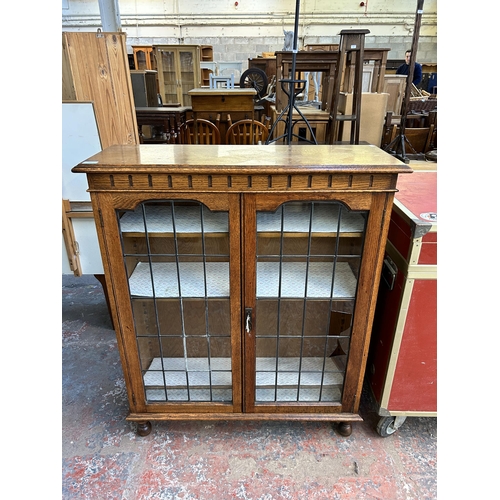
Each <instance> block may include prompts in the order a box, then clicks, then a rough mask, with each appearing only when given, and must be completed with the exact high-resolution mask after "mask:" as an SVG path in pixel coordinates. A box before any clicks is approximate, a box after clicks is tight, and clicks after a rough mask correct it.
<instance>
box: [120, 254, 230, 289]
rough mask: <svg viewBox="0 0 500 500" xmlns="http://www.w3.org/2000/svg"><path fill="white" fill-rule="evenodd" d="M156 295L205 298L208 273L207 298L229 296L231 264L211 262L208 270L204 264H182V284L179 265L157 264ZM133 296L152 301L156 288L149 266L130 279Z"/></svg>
mask: <svg viewBox="0 0 500 500" xmlns="http://www.w3.org/2000/svg"><path fill="white" fill-rule="evenodd" d="M151 266H152V269H153V280H154V291H155V296H156V297H179V296H181V295H182V297H205V279H204V271H206V278H207V280H206V286H207V290H206V293H207V297H228V296H229V263H228V262H207V263H206V264H205V266H206V267H205V269H204V266H203V263H202V262H181V263H180V264H179V268H180V284H181V290H180V293H179V284H178V279H177V264H176V263H175V262H154V263H153V264H151ZM129 285H130V293H131V294H132V295H135V296H140V297H152V296H153V286H152V283H151V272H150V267H149V263H147V262H139V263H138V264H137V266H136V267H135V269H134V272H133V273H132V275H131V276H130V278H129Z"/></svg>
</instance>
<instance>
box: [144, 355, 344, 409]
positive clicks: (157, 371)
mask: <svg viewBox="0 0 500 500" xmlns="http://www.w3.org/2000/svg"><path fill="white" fill-rule="evenodd" d="M323 362H325V372H324V374H323V387H322V388H321V387H320V386H321V378H322V370H323ZM299 364H300V358H298V357H291V358H279V359H278V372H277V373H276V371H275V370H276V359H275V358H271V357H269V358H257V360H256V400H257V401H274V397H275V388H274V385H275V383H276V381H277V385H278V387H277V400H278V401H296V400H297V385H298V383H299V371H298V370H299ZM163 367H165V368H167V369H166V370H164V371H163V369H162V363H161V358H154V359H153V361H152V362H151V364H150V366H149V369H148V371H147V372H146V373H145V374H144V385H145V387H146V395H147V399H148V400H150V401H165V399H166V398H167V397H168V399H169V400H172V401H187V400H188V390H187V383H188V381H189V396H190V399H191V401H210V392H211V393H212V400H214V401H231V399H232V392H231V383H232V374H231V358H211V360H210V368H211V377H212V380H211V382H212V391H210V373H209V362H208V358H187V359H184V358H163ZM186 367H187V368H186ZM186 369H187V371H186ZM276 375H277V380H276ZM343 382H344V377H343V373H341V372H339V371H338V368H337V366H336V364H335V361H334V359H333V358H326V360H324V358H320V357H314V358H313V357H303V358H302V367H301V373H300V390H299V401H310V402H314V401H319V398H320V392H321V401H340V397H341V394H342V385H343ZM165 391H166V394H167V396H166V394H165Z"/></svg>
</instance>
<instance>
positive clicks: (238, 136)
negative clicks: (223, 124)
mask: <svg viewBox="0 0 500 500" xmlns="http://www.w3.org/2000/svg"><path fill="white" fill-rule="evenodd" d="M268 136H269V129H268V128H267V127H266V126H265V125H264V124H263V123H262V122H259V121H257V120H250V119H247V120H238V121H237V122H234V123H233V124H232V125H231V126H230V127H229V128H228V129H227V132H226V144H259V143H260V144H264V143H265V142H266V140H267V138H268Z"/></svg>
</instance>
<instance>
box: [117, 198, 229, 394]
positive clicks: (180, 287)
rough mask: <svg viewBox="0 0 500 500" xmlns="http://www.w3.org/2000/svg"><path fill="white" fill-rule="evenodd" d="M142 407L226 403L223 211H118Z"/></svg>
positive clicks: (180, 204) (162, 206)
mask: <svg viewBox="0 0 500 500" xmlns="http://www.w3.org/2000/svg"><path fill="white" fill-rule="evenodd" d="M117 217H118V221H119V225H120V231H121V237H122V238H121V239H122V248H123V256H124V259H125V265H126V269H127V276H128V284H129V290H130V296H131V300H132V312H133V315H134V322H135V331H136V337H137V346H138V350H139V357H140V362H141V369H142V372H143V380H144V386H145V392H146V399H147V401H150V402H151V401H164V402H165V401H173V402H176V401H204V402H207V401H221V402H231V401H232V372H231V335H230V328H231V325H230V303H229V243H228V242H229V235H228V231H229V226H228V213H227V212H212V211H210V210H209V209H207V207H205V206H204V205H203V204H201V203H197V202H184V201H155V202H144V203H141V204H140V205H139V206H138V207H137V208H136V209H135V210H132V211H119V212H118V213H117Z"/></svg>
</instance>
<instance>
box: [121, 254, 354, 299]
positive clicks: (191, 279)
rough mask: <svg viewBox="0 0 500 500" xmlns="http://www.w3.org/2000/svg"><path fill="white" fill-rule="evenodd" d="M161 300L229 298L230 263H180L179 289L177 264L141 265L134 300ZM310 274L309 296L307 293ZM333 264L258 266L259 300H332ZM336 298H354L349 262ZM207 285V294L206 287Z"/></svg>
mask: <svg viewBox="0 0 500 500" xmlns="http://www.w3.org/2000/svg"><path fill="white" fill-rule="evenodd" d="M151 270H152V275H153V283H154V296H155V297H158V298H178V297H180V296H181V295H182V296H183V297H190V298H196V297H198V298H203V297H205V296H206V297H210V298H212V297H229V263H228V262H206V263H205V264H204V263H203V262H180V263H179V271H180V287H181V293H180V294H179V279H178V273H177V264H176V263H175V262H153V263H152V264H151V268H150V264H149V263H148V262H139V263H138V264H137V266H136V267H135V269H134V272H133V273H132V275H131V276H130V279H129V283H130V293H131V295H132V296H135V297H152V296H153V286H152V283H151ZM306 273H307V295H306V294H305V292H306V290H305V285H306ZM332 276H333V263H332V262H310V263H309V265H307V264H306V263H305V262H283V263H282V264H281V294H280V293H279V292H280V290H279V285H280V279H279V278H280V264H279V263H278V262H259V263H257V298H277V297H281V298H304V297H306V296H307V297H308V298H329V297H330V295H331V288H332ZM334 278H335V279H334V289H333V297H334V298H353V297H354V296H355V293H356V278H355V276H354V274H353V272H352V271H351V268H350V267H349V264H347V263H346V262H338V263H337V265H336V267H335V276H334ZM205 283H206V287H207V290H206V295H205V289H204V284H205Z"/></svg>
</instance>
